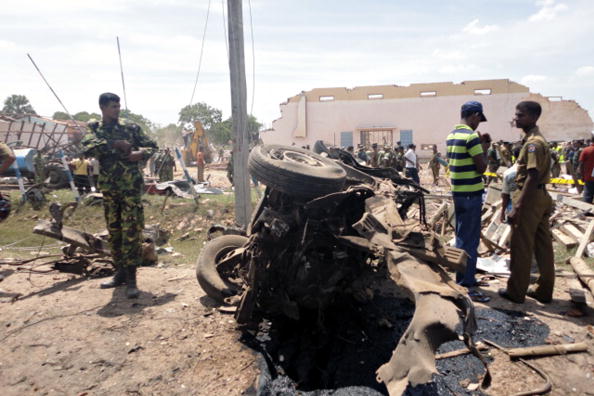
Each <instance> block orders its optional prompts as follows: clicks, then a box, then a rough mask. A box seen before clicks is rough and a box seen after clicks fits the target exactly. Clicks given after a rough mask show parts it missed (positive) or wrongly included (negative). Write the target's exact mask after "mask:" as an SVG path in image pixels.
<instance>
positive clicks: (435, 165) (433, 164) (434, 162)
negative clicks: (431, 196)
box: [429, 144, 441, 186]
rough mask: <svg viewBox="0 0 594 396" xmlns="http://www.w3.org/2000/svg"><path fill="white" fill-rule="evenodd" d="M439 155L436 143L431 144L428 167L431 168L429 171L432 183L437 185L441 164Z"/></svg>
mask: <svg viewBox="0 0 594 396" xmlns="http://www.w3.org/2000/svg"><path fill="white" fill-rule="evenodd" d="M440 156H441V154H440V153H438V152H437V145H435V144H434V145H433V156H432V157H431V160H430V161H429V168H430V169H431V173H432V174H433V185H434V186H438V185H439V168H440V166H441V164H440V161H439V157H440Z"/></svg>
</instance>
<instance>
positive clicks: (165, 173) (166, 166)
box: [159, 147, 176, 183]
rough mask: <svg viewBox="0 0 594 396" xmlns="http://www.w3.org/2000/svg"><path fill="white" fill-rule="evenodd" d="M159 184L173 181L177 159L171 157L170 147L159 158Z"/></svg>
mask: <svg viewBox="0 0 594 396" xmlns="http://www.w3.org/2000/svg"><path fill="white" fill-rule="evenodd" d="M159 166H160V168H159V182H160V183H162V182H166V181H170V180H173V170H174V169H176V167H175V159H174V158H173V155H171V150H170V149H169V147H167V148H166V149H165V151H163V152H162V153H161V155H160V156H159Z"/></svg>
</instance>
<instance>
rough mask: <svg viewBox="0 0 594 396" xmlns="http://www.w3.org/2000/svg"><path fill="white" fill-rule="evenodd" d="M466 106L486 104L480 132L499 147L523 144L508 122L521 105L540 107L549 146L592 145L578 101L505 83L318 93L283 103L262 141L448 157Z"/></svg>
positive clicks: (318, 90)
mask: <svg viewBox="0 0 594 396" xmlns="http://www.w3.org/2000/svg"><path fill="white" fill-rule="evenodd" d="M469 100H478V101H480V102H482V103H483V105H484V107H485V113H486V115H487V118H488V122H487V123H485V124H484V125H483V124H481V132H483V133H489V134H490V135H491V137H492V138H493V139H494V140H500V139H501V140H505V141H517V140H519V133H518V131H517V129H516V128H514V126H513V125H512V123H511V121H512V118H513V115H514V111H515V106H516V104H517V103H519V102H521V101H523V100H533V101H536V102H538V103H540V104H541V106H542V109H543V115H542V117H541V118H540V120H539V126H540V130H541V132H542V133H543V134H544V135H545V137H546V138H547V140H548V141H555V140H564V141H565V140H571V139H585V138H590V137H591V133H592V131H593V130H594V124H593V123H592V118H591V117H590V115H589V114H588V112H587V111H586V110H585V109H583V108H582V107H581V106H580V105H579V104H578V103H576V102H575V101H573V100H564V99H562V98H561V97H545V96H543V95H540V94H538V93H532V92H530V90H529V88H528V87H526V86H525V85H522V84H518V83H516V82H513V81H510V80H507V79H501V80H479V81H464V82H462V83H460V84H454V83H451V82H440V83H426V84H411V85H409V86H398V85H379V86H365V87H355V88H352V89H349V88H314V89H312V90H310V91H303V92H301V93H300V94H298V95H295V96H293V97H291V98H289V99H288V100H287V101H286V102H284V103H282V104H281V105H280V110H281V117H280V118H278V119H277V120H275V121H274V122H273V123H272V129H270V130H267V131H264V132H263V133H262V134H261V136H262V140H263V141H264V143H266V144H287V142H292V143H295V144H296V145H297V146H304V145H313V143H314V142H315V141H317V140H323V141H325V142H328V143H330V144H332V145H334V146H340V147H347V146H351V145H353V146H356V145H358V144H364V145H371V144H372V143H378V144H380V145H384V144H387V145H394V144H395V143H396V142H398V141H400V142H401V143H402V144H403V145H405V146H406V145H407V144H409V143H415V144H416V145H417V146H422V145H430V144H435V143H437V145H438V148H439V149H440V150H442V151H443V149H444V145H445V142H444V141H445V136H446V135H447V133H448V132H449V130H450V128H451V127H452V126H453V125H454V124H456V123H458V121H459V118H460V117H459V116H460V106H461V105H462V104H463V103H465V102H467V101H469Z"/></svg>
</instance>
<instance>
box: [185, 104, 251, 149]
mask: <svg viewBox="0 0 594 396" xmlns="http://www.w3.org/2000/svg"><path fill="white" fill-rule="evenodd" d="M194 121H200V122H201V123H202V126H203V127H204V130H205V132H206V135H207V136H208V138H209V140H210V141H211V142H213V143H214V144H218V145H226V144H229V141H230V140H232V139H233V121H232V119H231V118H228V119H226V120H224V121H223V112H222V111H221V110H219V109H216V108H214V107H211V106H209V105H208V104H206V103H203V102H201V103H196V104H194V105H191V106H190V105H188V106H185V107H184V108H183V109H181V110H180V112H179V122H180V124H182V125H183V124H185V123H193V122H194ZM261 127H262V124H261V123H259V122H258V120H257V119H256V117H254V116H253V115H250V116H249V117H248V134H249V139H250V143H254V142H257V141H258V138H259V132H260V128H261Z"/></svg>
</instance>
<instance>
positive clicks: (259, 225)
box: [197, 145, 489, 395]
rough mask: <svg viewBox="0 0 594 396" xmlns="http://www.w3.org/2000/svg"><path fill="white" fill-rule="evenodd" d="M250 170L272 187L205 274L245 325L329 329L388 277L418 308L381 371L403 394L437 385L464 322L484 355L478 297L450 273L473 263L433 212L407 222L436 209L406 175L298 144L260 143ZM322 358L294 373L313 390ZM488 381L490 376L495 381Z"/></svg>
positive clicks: (205, 284)
mask: <svg viewBox="0 0 594 396" xmlns="http://www.w3.org/2000/svg"><path fill="white" fill-rule="evenodd" d="M249 168H250V172H251V173H252V175H253V176H255V177H256V178H257V179H258V180H259V181H260V182H262V183H263V184H265V185H266V186H267V188H266V192H265V194H264V196H263V198H262V199H261V201H260V202H259V204H258V207H257V208H256V210H255V211H254V217H253V219H252V222H251V224H250V225H249V227H248V232H247V237H246V238H243V239H242V240H241V241H240V240H236V241H235V240H234V241H231V240H229V241H228V242H226V241H224V240H221V238H215V239H214V240H213V241H211V242H209V243H207V245H205V248H204V251H205V252H206V251H208V257H206V256H207V254H206V253H205V254H204V257H201V258H200V259H199V260H198V268H197V277H198V281H199V282H200V285H201V286H202V288H203V289H204V290H205V292H206V293H207V294H208V295H209V296H211V297H213V298H214V299H216V300H217V301H219V302H228V303H229V302H237V303H238V304H239V306H238V309H237V312H236V320H237V322H238V323H239V324H241V325H244V326H245V327H246V328H248V329H249V328H256V327H257V326H258V325H259V324H260V323H261V322H262V321H266V320H270V321H271V322H272V323H273V324H272V326H274V323H281V322H282V321H288V322H289V323H291V324H292V325H291V326H292V327H293V329H300V328H303V331H304V332H306V331H311V330H312V328H314V330H316V329H317V331H318V332H319V333H322V334H326V332H327V331H328V327H327V326H326V324H327V322H326V318H327V317H328V316H331V315H329V312H331V311H332V310H333V307H336V306H338V305H339V304H340V303H341V302H344V301H347V300H349V299H352V298H355V300H361V299H365V298H366V297H365V296H366V295H367V296H368V297H369V294H370V293H371V294H373V291H370V288H369V287H368V285H367V284H366V282H367V280H368V279H371V278H373V277H377V276H379V277H383V279H384V280H387V281H388V282H389V281H390V280H391V281H393V282H394V284H395V285H396V286H397V287H398V288H399V289H400V290H402V291H404V292H406V294H407V295H408V296H409V298H410V299H411V300H412V301H414V303H415V305H416V310H415V313H414V316H413V318H412V321H411V322H410V325H409V327H408V329H407V330H406V332H405V333H404V335H403V336H402V338H401V339H400V342H399V343H398V345H397V347H396V349H395V351H394V353H393V355H392V358H391V359H390V360H389V361H388V362H386V363H385V364H383V365H382V366H381V367H379V368H378V367H375V369H377V380H378V381H379V382H382V383H384V384H385V387H386V389H387V391H388V392H389V393H390V394H391V395H400V394H402V393H403V392H404V391H405V389H406V387H407V386H408V384H409V383H410V384H411V385H413V386H414V385H418V384H423V383H426V382H429V381H431V376H432V375H433V374H434V373H435V372H436V368H435V360H434V353H435V351H436V349H437V348H438V347H439V345H441V344H442V343H444V342H446V341H449V340H453V339H457V338H458V334H457V332H456V330H455V329H456V327H457V326H458V325H459V324H461V325H462V326H461V327H462V329H463V331H462V332H463V336H464V340H465V342H466V344H467V346H468V347H469V348H470V349H471V350H472V351H473V353H474V354H475V355H476V356H477V357H479V358H480V355H479V353H478V351H477V350H476V348H474V344H473V342H472V334H473V332H474V330H475V328H476V323H475V320H474V308H473V305H472V302H471V301H470V299H469V298H468V297H467V296H466V293H465V290H464V289H462V288H460V287H459V286H457V285H456V284H455V283H454V282H452V281H451V279H450V277H449V275H448V274H447V273H446V271H445V270H444V268H443V266H449V267H451V268H457V269H459V268H463V266H464V265H465V260H466V256H465V254H463V252H461V251H459V250H458V249H455V248H446V247H444V246H442V244H441V241H440V240H439V237H438V236H437V235H435V234H434V233H433V232H432V231H430V230H429V229H428V227H426V225H425V223H424V219H423V218H424V211H423V210H422V208H420V209H421V210H420V211H419V213H420V215H421V221H420V222H417V221H414V220H403V217H405V216H402V215H401V213H402V212H403V208H404V214H405V215H406V211H407V210H408V208H409V207H410V205H412V204H414V203H418V204H419V206H420V207H422V206H424V201H423V199H422V195H423V189H422V188H420V187H418V186H416V185H414V183H413V184H411V183H409V182H408V181H406V180H405V179H402V178H401V177H400V176H399V175H398V174H397V173H396V174H392V175H391V176H390V177H386V178H380V177H377V176H375V175H372V174H370V172H366V169H363V168H365V167H363V168H361V167H359V168H356V167H353V166H351V165H349V164H347V163H345V162H344V161H342V160H336V161H335V160H332V159H330V158H325V157H322V156H319V155H317V154H315V153H312V152H311V151H308V150H303V149H298V148H296V147H286V146H276V145H272V146H266V145H264V146H257V147H255V148H254V149H253V150H252V152H251V153H250V159H249ZM369 169H372V170H373V169H374V168H369ZM371 173H376V171H375V170H374V171H373V172H371ZM325 179H326V180H327V182H325V181H324V180H325ZM403 197H404V198H403ZM410 197H414V199H412V200H411V199H410ZM227 237H229V236H227ZM242 241H243V244H242ZM240 244H241V246H239V245H240ZM201 256H203V255H202V253H201ZM306 329H309V330H306ZM328 337H330V335H326V336H324V337H321V338H320V339H327V338H328ZM320 342H322V344H321V346H320V348H323V347H324V346H323V341H320ZM280 356H281V355H279V359H280ZM311 363H312V364H306V365H302V368H300V369H296V372H295V373H294V374H295V375H298V376H299V377H300V378H299V380H300V381H303V382H304V383H305V382H307V379H308V378H312V377H315V376H316V375H317V374H316V373H314V372H313V371H315V370H316V367H315V366H316V364H317V363H319V362H311ZM314 363H315V364H314ZM303 367H308V368H306V369H303ZM488 381H489V375H488V371H487V375H486V376H485V382H484V385H485V386H486V385H487V384H488Z"/></svg>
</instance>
